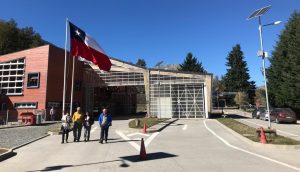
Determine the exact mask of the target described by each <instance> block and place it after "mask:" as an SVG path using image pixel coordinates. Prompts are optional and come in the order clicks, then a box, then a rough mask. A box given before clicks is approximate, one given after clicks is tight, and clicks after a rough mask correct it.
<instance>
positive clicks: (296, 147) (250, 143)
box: [215, 120, 300, 150]
mask: <svg viewBox="0 0 300 172" xmlns="http://www.w3.org/2000/svg"><path fill="white" fill-rule="evenodd" d="M215 121H217V122H218V124H219V125H220V126H222V127H223V128H224V129H226V130H227V131H229V132H230V133H231V134H233V135H234V136H236V137H238V138H239V139H240V140H242V141H244V142H246V143H247V144H249V145H251V146H254V147H259V148H267V149H281V150H297V149H300V145H274V144H261V143H258V142H254V141H252V140H250V139H248V138H246V137H243V136H241V135H240V134H239V133H237V132H235V131H234V130H232V129H231V128H229V127H227V126H225V125H224V124H222V123H221V122H219V121H218V120H215Z"/></svg>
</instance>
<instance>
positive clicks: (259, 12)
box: [247, 5, 271, 20]
mask: <svg viewBox="0 0 300 172" xmlns="http://www.w3.org/2000/svg"><path fill="white" fill-rule="evenodd" d="M270 8H271V5H269V6H266V7H263V8H260V9H258V10H255V11H254V12H253V13H252V14H251V15H250V16H249V17H248V18H247V20H250V19H252V18H255V17H259V16H261V15H263V14H265V13H266V12H267V11H269V9H270Z"/></svg>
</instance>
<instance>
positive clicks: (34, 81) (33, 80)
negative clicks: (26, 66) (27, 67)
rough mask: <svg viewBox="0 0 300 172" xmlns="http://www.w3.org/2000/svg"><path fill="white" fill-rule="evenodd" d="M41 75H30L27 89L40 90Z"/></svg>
mask: <svg viewBox="0 0 300 172" xmlns="http://www.w3.org/2000/svg"><path fill="white" fill-rule="evenodd" d="M39 86H40V73H39V72H36V73H28V80H27V88H39Z"/></svg>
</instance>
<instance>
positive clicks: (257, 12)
mask: <svg viewBox="0 0 300 172" xmlns="http://www.w3.org/2000/svg"><path fill="white" fill-rule="evenodd" d="M270 8H271V6H267V7H264V8H261V9H258V10H255V11H254V12H253V13H252V14H251V15H250V16H249V17H248V18H247V20H250V19H252V18H255V17H258V20H259V26H258V30H259V38H260V51H259V52H258V53H257V54H258V56H259V57H262V65H263V75H264V81H265V93H266V104H267V116H268V121H269V126H268V128H271V116H270V107H269V97H268V88H267V78H266V68H265V58H266V57H267V54H266V52H265V51H264V47H263V36H262V28H263V27H265V26H272V25H277V24H279V23H281V21H276V22H273V23H269V24H265V25H262V24H261V16H262V15H263V14H265V13H266V12H267V11H268V10H269V9H270Z"/></svg>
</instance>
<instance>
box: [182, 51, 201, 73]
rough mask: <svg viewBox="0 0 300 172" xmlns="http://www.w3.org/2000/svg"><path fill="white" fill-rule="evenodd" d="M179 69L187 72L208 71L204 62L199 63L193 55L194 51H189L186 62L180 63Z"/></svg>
mask: <svg viewBox="0 0 300 172" xmlns="http://www.w3.org/2000/svg"><path fill="white" fill-rule="evenodd" d="M178 70H179V71H186V72H196V73H206V70H205V69H204V67H203V66H202V63H199V62H198V60H197V58H196V57H193V54H192V53H188V54H187V56H186V58H185V60H184V62H183V63H182V64H179V67H178Z"/></svg>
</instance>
